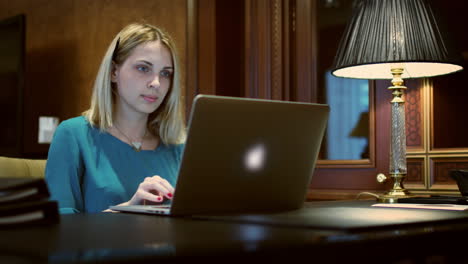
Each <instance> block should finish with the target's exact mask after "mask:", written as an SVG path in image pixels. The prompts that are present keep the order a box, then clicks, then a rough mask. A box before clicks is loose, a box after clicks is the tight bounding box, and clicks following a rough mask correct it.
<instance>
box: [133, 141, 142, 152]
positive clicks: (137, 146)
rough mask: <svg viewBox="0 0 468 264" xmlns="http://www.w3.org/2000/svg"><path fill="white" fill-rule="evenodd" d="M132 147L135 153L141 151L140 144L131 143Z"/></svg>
mask: <svg viewBox="0 0 468 264" xmlns="http://www.w3.org/2000/svg"><path fill="white" fill-rule="evenodd" d="M132 147H133V149H134V150H135V151H136V152H139V151H140V150H141V142H132Z"/></svg>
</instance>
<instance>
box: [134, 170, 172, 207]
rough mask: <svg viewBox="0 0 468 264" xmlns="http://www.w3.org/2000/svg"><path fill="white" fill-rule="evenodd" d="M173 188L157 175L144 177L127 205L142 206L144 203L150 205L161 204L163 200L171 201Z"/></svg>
mask: <svg viewBox="0 0 468 264" xmlns="http://www.w3.org/2000/svg"><path fill="white" fill-rule="evenodd" d="M173 194H174V188H173V187H172V185H171V184H170V183H169V182H168V181H167V180H165V179H163V178H161V177H160V176H158V175H155V176H152V177H146V178H145V180H144V181H143V182H142V183H140V185H139V186H138V189H137V190H136V192H135V194H134V195H133V197H132V199H130V201H128V202H127V204H128V205H133V204H143V203H144V202H145V201H148V202H150V203H161V202H162V201H164V198H167V199H169V200H171V199H172V197H173Z"/></svg>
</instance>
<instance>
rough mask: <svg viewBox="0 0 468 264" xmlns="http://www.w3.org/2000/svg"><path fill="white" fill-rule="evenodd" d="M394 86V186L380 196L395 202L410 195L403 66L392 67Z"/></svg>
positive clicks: (392, 169) (391, 87)
mask: <svg viewBox="0 0 468 264" xmlns="http://www.w3.org/2000/svg"><path fill="white" fill-rule="evenodd" d="M391 72H392V75H393V79H392V84H393V86H390V87H388V89H389V90H392V94H393V99H392V101H391V102H390V103H391V108H392V124H391V144H390V177H391V178H392V179H393V187H392V189H391V190H390V191H388V192H387V193H386V194H385V195H383V196H381V197H379V201H380V202H386V203H393V202H396V201H397V200H398V198H402V197H405V196H408V195H409V192H408V191H407V190H406V189H405V188H404V187H403V181H404V179H405V178H406V130H405V129H406V126H405V100H404V98H403V95H404V91H405V90H406V87H405V86H403V79H402V78H401V75H402V74H403V68H392V69H391Z"/></svg>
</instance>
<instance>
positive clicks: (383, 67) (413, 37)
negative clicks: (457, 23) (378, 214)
mask: <svg viewBox="0 0 468 264" xmlns="http://www.w3.org/2000/svg"><path fill="white" fill-rule="evenodd" d="M353 8H354V10H353V15H352V18H351V20H350V22H349V23H348V25H347V27H346V29H345V33H344V35H343V36H342V39H341V42H340V45H339V48H338V52H337V54H336V56H335V60H334V65H333V70H332V74H333V75H334V76H337V77H345V78H358V79H391V83H392V86H390V87H389V88H388V89H390V90H391V91H392V94H393V99H392V100H391V102H390V103H391V143H390V144H391V145H390V172H389V174H390V178H392V179H393V187H392V189H391V190H389V191H388V192H386V193H385V194H383V195H380V196H378V198H377V200H378V201H379V202H385V203H394V202H397V201H398V198H402V197H408V196H409V195H410V194H409V191H408V190H406V189H405V188H404V187H403V181H404V179H405V177H406V171H407V168H406V131H405V105H404V103H405V100H404V96H403V95H404V90H405V89H406V87H405V86H403V83H404V82H403V79H404V78H420V77H431V76H438V75H444V74H449V73H453V72H457V71H460V70H462V69H463V67H462V66H460V65H459V64H458V62H459V61H458V58H459V54H457V53H455V52H453V51H452V50H450V48H449V46H448V41H447V36H445V35H444V34H445V33H446V32H442V31H441V29H440V28H439V26H438V25H437V23H436V22H437V21H436V18H435V16H434V13H433V11H432V10H431V7H430V5H429V3H428V2H427V1H425V0H357V1H356V2H355V3H354V7H353ZM386 178H387V177H386V176H385V175H383V174H379V175H378V176H377V180H378V181H379V182H383V181H384V180H386Z"/></svg>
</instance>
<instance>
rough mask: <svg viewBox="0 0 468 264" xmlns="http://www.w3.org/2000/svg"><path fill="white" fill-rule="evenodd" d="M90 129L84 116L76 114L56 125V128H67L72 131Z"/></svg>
mask: <svg viewBox="0 0 468 264" xmlns="http://www.w3.org/2000/svg"><path fill="white" fill-rule="evenodd" d="M89 129H92V126H91V125H90V123H89V122H88V120H87V119H86V117H84V116H77V117H73V118H70V119H67V120H64V121H62V122H61V123H60V125H59V126H58V127H57V130H67V131H70V132H73V133H77V132H78V133H80V132H84V131H87V130H89Z"/></svg>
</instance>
